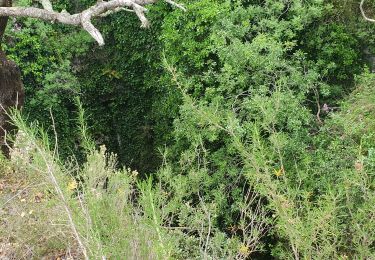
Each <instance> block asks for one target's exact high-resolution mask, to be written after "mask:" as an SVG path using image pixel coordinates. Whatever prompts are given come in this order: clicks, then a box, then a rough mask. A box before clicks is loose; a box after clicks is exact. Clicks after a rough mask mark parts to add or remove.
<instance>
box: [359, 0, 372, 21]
mask: <svg viewBox="0 0 375 260" xmlns="http://www.w3.org/2000/svg"><path fill="white" fill-rule="evenodd" d="M364 4H365V0H361V3H360V5H359V9H361V13H362V16H363V18H365V20H366V21H369V22H372V23H375V19H371V18H369V17H367V15H366V13H365V10H364V9H363V5H364Z"/></svg>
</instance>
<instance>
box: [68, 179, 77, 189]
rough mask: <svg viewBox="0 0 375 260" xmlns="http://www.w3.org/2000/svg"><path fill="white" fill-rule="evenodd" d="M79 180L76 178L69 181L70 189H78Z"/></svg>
mask: <svg viewBox="0 0 375 260" xmlns="http://www.w3.org/2000/svg"><path fill="white" fill-rule="evenodd" d="M77 186H78V185H77V182H76V180H71V181H70V182H69V183H68V190H69V191H73V190H75V189H77Z"/></svg>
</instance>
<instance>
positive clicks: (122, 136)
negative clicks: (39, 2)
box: [0, 0, 375, 259]
mask: <svg viewBox="0 0 375 260" xmlns="http://www.w3.org/2000/svg"><path fill="white" fill-rule="evenodd" d="M24 2H26V1H24ZM56 2H58V3H57V7H58V8H60V9H67V10H68V11H71V12H74V11H78V10H81V9H82V8H83V7H84V6H85V4H86V5H88V4H90V3H91V2H93V1H88V0H87V1H81V2H80V4H76V3H75V1H69V0H59V1H56ZM183 2H184V4H185V6H186V7H187V9H188V11H187V12H182V11H181V10H179V9H174V8H172V7H171V6H169V5H167V4H165V3H158V4H155V5H153V6H152V7H150V10H149V12H148V18H149V19H150V21H151V24H152V26H151V28H149V29H139V21H138V20H137V17H135V16H133V15H130V14H129V13H128V12H124V13H118V14H116V15H113V16H109V17H106V18H103V19H101V20H100V21H97V23H98V27H100V29H101V31H102V32H104V37H105V40H106V45H105V47H98V46H96V43H95V42H93V40H91V39H90V38H89V37H88V36H87V35H86V34H85V33H84V32H81V31H79V30H77V29H76V28H70V27H66V26H61V25H58V24H47V23H44V22H40V21H36V20H30V19H17V21H13V24H12V25H11V26H9V30H8V34H7V36H6V38H5V42H6V46H5V50H6V51H7V53H9V55H10V56H11V57H12V58H13V59H14V60H15V61H16V62H17V63H18V64H19V66H20V67H21V70H22V73H23V81H24V84H25V88H26V95H27V96H26V104H25V107H24V111H23V112H22V114H23V117H24V118H26V121H27V122H35V121H38V126H39V127H42V128H44V129H45V130H46V133H47V134H46V135H49V136H50V140H54V132H55V130H56V131H57V139H58V146H59V157H58V158H57V157H56V156H52V155H51V151H53V149H54V147H53V145H48V142H47V141H46V139H47V138H46V136H45V135H44V134H41V136H40V134H39V133H38V132H37V130H35V129H34V128H32V129H31V130H30V129H29V127H27V126H26V124H25V123H24V122H23V120H22V119H20V118H19V117H18V116H15V121H16V123H17V125H18V126H19V127H20V128H21V129H22V130H23V131H24V132H26V133H27V138H28V141H29V142H30V141H31V142H32V143H35V144H38V145H40V147H41V148H39V149H36V150H35V151H34V152H33V153H35V154H33V156H32V157H33V158H34V159H33V162H30V164H31V166H30V165H29V166H22V167H23V168H22V169H25V168H26V169H30V171H31V172H33V171H34V170H32V169H35V168H38V167H40V168H42V169H44V168H45V167H47V166H48V165H49V164H50V165H54V167H53V169H56V175H58V176H60V177H59V178H58V179H59V180H60V183H61V185H62V187H63V189H65V188H66V187H65V186H64V185H68V188H69V180H70V179H69V178H73V177H71V176H74V179H75V182H77V183H78V186H77V187H74V188H73V191H72V189H70V193H69V192H68V193H67V194H65V195H64V196H66V197H67V198H69V202H68V204H69V207H71V208H72V211H73V213H72V214H73V215H74V221H75V222H74V223H75V224H76V225H77V227H78V230H79V234H80V235H81V236H82V237H84V238H85V240H84V247H85V248H86V249H87V252H88V254H89V255H91V257H92V258H93V259H100V258H101V256H107V257H109V258H113V259H121V258H122V257H126V259H133V258H134V259H143V258H144V259H146V258H152V259H250V258H251V259H253V258H254V259H270V258H275V259H372V258H375V233H374V232H375V217H374V216H375V176H374V173H375V139H374V137H375V88H374V86H375V74H373V73H371V70H373V69H374V66H375V64H373V60H374V57H373V55H372V53H374V54H375V38H374V35H375V24H373V23H369V22H366V21H364V20H363V18H362V16H361V14H360V11H359V9H358V5H359V3H358V1H356V0H342V1H336V0H324V1H323V0H307V1H306V0H289V1H286V0H262V1H258V0H242V1H241V0H238V1H229V0H228V1H226V0H185V1H183ZM366 9H368V14H369V15H371V14H375V4H374V3H371V2H370V3H369V4H366ZM77 100H80V101H77ZM83 111H85V115H86V116H87V117H86V118H84V116H83V114H82V113H83ZM51 115H52V117H51ZM52 118H53V119H54V120H53V121H54V126H55V128H54V127H52V125H53V124H52ZM85 124H87V126H88V127H87V129H86V126H85ZM41 137H42V139H43V140H44V142H43V145H42V144H39V142H38V141H36V140H37V139H38V138H41ZM102 145H105V147H106V148H107V151H109V152H107V153H106V152H105V151H106V150H105V148H103V146H102ZM99 147H101V148H99ZM111 153H115V154H117V157H115V156H114V155H110V154H111ZM73 158H74V159H73ZM116 161H118V164H117V163H116ZM73 162H74V163H73ZM73 164H74V165H75V164H77V165H78V166H74V167H73V166H72V165H73ZM17 167H19V166H17ZM28 167H29V168H28ZM46 169H47V170H45V171H44V172H47V173H49V171H50V168H48V167H47V168H46ZM41 172H43V171H41ZM33 174H35V173H34V172H33ZM67 176H68V177H67ZM68 190H69V189H68ZM80 193H82V194H85V195H86V197H85V199H86V201H85V202H86V205H85V206H82V205H80V204H79V203H78V202H77V197H80V196H77V195H78V194H80ZM59 196H60V194H58V192H57V197H59ZM86 209H88V210H86ZM87 219H90V228H87V226H85V225H86V224H87V222H88V221H86V220H87ZM0 234H1V233H0Z"/></svg>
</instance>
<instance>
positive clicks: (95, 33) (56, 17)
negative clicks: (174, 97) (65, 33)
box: [0, 0, 186, 46]
mask: <svg viewBox="0 0 375 260" xmlns="http://www.w3.org/2000/svg"><path fill="white" fill-rule="evenodd" d="M157 1H158V0H109V1H103V0H98V1H97V2H96V4H95V5H92V6H90V7H89V8H87V9H86V10H83V11H82V12H80V13H77V14H69V13H68V12H66V11H65V10H64V11H62V12H56V11H54V10H53V6H52V4H51V2H50V0H39V2H40V3H41V4H42V6H43V8H35V7H0V17H1V16H3V17H4V16H12V17H30V18H37V19H40V20H44V21H50V22H58V23H62V24H68V25H75V26H81V27H82V28H83V29H84V30H86V31H87V32H88V33H89V34H90V35H91V36H92V37H93V38H94V39H95V40H96V41H97V42H98V44H99V45H100V46H102V45H104V39H103V36H102V34H101V33H100V31H99V30H98V29H97V28H96V27H95V26H94V25H93V24H92V22H91V20H92V19H93V18H96V17H102V16H107V15H109V14H112V13H115V12H119V11H122V10H128V11H129V10H131V11H133V12H134V13H135V14H136V15H137V16H138V18H139V20H140V21H141V27H148V26H149V21H148V20H147V17H146V15H145V13H146V12H147V9H146V8H145V6H147V5H150V4H153V3H156V2H157ZM164 1H165V2H167V3H169V4H171V5H173V6H175V7H177V8H180V9H182V10H184V11H186V9H185V8H184V7H183V6H182V5H180V4H177V3H175V2H174V1H172V0H164Z"/></svg>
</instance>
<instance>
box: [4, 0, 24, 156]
mask: <svg viewBox="0 0 375 260" xmlns="http://www.w3.org/2000/svg"><path fill="white" fill-rule="evenodd" d="M0 6H5V7H9V6H12V1H11V0H2V1H1V0H0ZM7 22H8V17H2V18H0V40H1V41H2V36H3V34H4V31H5V27H6V25H7ZM24 98H25V93H24V89H23V84H22V81H21V73H20V70H19V68H18V66H17V65H16V64H15V63H14V62H13V61H11V60H8V59H7V57H6V55H5V53H4V52H3V51H2V50H1V49H0V146H1V150H2V152H3V153H4V155H5V156H6V157H9V143H6V140H5V138H6V136H7V135H8V134H14V133H15V132H16V128H15V127H14V126H13V125H12V124H11V123H10V122H9V116H8V112H9V111H10V109H13V108H16V109H20V108H21V107H22V105H23V103H24Z"/></svg>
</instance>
